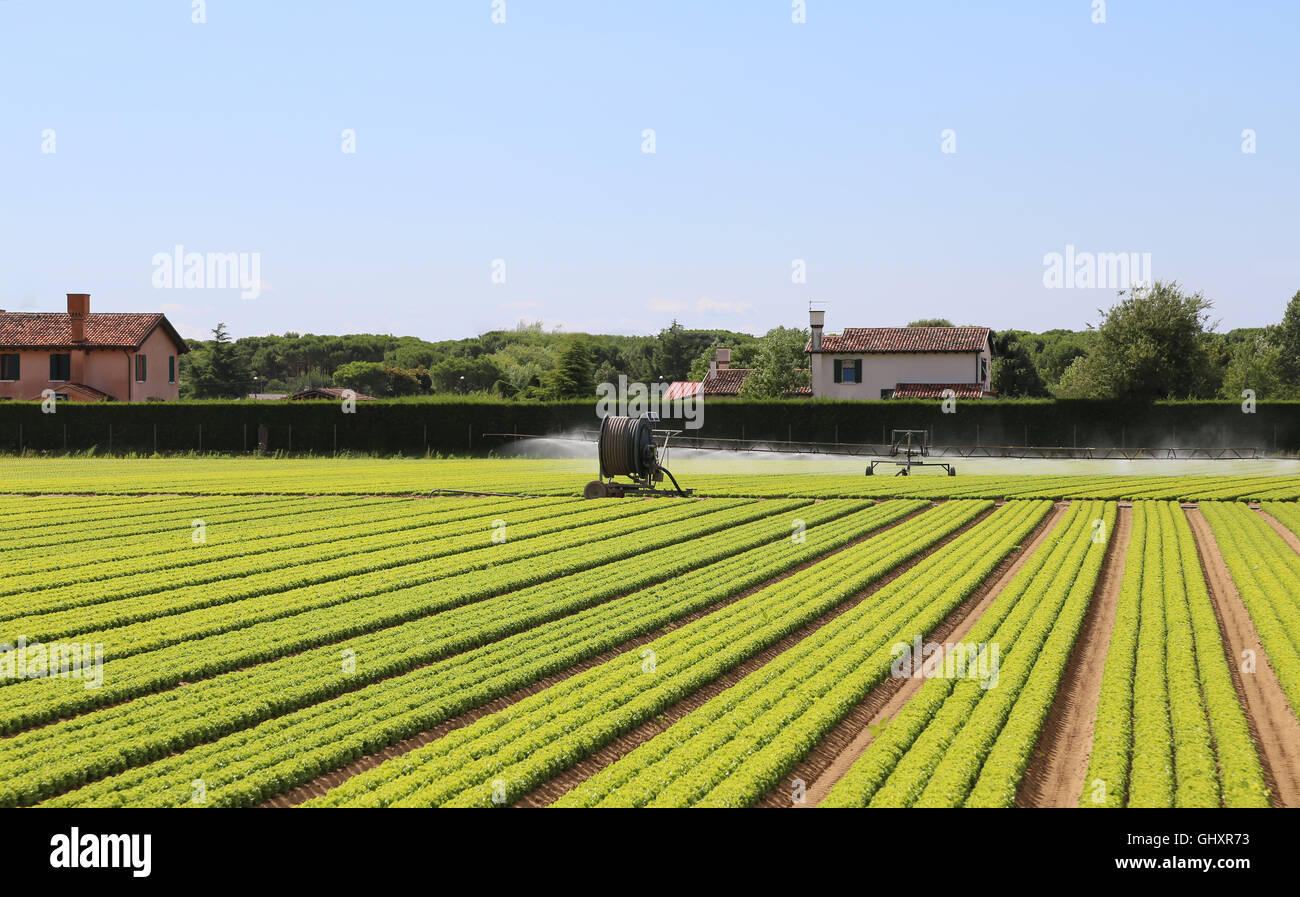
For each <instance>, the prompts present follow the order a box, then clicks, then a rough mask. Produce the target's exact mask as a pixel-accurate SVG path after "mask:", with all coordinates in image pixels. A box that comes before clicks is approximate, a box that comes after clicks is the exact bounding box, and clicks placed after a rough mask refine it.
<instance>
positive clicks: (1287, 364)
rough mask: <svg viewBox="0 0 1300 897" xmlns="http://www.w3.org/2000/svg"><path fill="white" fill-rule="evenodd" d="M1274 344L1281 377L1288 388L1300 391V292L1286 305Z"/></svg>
mask: <svg viewBox="0 0 1300 897" xmlns="http://www.w3.org/2000/svg"><path fill="white" fill-rule="evenodd" d="M1274 342H1275V345H1276V347H1277V351H1278V374H1279V376H1280V377H1281V379H1282V381H1283V382H1284V383H1285V384H1286V385H1287V386H1288V387H1291V388H1293V389H1300V290H1297V291H1296V294H1295V295H1294V296H1292V297H1291V301H1290V302H1288V303H1287V304H1286V311H1285V312H1284V313H1283V314H1282V323H1281V324H1279V325H1278V327H1277V332H1276V334H1275V338H1274Z"/></svg>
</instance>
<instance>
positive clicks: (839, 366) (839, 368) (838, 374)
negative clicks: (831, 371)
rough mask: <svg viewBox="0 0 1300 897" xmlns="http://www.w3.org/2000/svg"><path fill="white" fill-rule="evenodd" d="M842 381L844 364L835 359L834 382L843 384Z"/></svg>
mask: <svg viewBox="0 0 1300 897" xmlns="http://www.w3.org/2000/svg"><path fill="white" fill-rule="evenodd" d="M843 380H844V362H843V361H842V360H840V359H838V358H837V359H835V382H836V383H841V382H843Z"/></svg>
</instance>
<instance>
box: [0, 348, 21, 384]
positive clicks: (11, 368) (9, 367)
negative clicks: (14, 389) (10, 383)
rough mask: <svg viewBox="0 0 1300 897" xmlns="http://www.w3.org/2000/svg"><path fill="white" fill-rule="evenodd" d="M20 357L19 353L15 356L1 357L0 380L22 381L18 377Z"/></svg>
mask: <svg viewBox="0 0 1300 897" xmlns="http://www.w3.org/2000/svg"><path fill="white" fill-rule="evenodd" d="M20 357H21V356H19V355H18V354H17V353H14V354H13V355H0V380H20V379H22V378H21V377H19V375H18V359H19V358H20Z"/></svg>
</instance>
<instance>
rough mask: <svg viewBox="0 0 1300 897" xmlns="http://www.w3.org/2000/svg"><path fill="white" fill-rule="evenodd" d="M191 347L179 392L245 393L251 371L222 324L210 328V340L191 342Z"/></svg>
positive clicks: (201, 394)
mask: <svg viewBox="0 0 1300 897" xmlns="http://www.w3.org/2000/svg"><path fill="white" fill-rule="evenodd" d="M191 349H192V351H191V352H190V357H189V361H188V365H187V368H188V371H186V373H185V374H184V375H183V376H182V377H181V389H182V393H183V394H184V395H185V396H186V397H187V398H195V399H235V398H243V397H244V396H245V395H247V393H248V391H249V389H250V388H251V387H252V383H253V375H252V373H251V372H250V371H249V369H248V365H247V363H246V362H245V361H244V359H243V358H242V357H241V356H240V354H239V353H238V352H236V351H235V347H234V346H233V345H232V343H231V342H230V335H229V333H227V332H226V325H225V324H218V325H217V326H216V327H215V328H213V330H212V341H211V342H210V343H207V344H202V345H198V346H195V345H193V344H192V345H191ZM181 357H182V358H185V357H186V356H184V355H182V356H181Z"/></svg>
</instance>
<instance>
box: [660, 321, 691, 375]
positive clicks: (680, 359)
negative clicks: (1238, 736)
mask: <svg viewBox="0 0 1300 897" xmlns="http://www.w3.org/2000/svg"><path fill="white" fill-rule="evenodd" d="M693 342H694V341H693V340H692V339H690V337H689V336H687V333H686V330H685V328H683V327H682V325H681V324H679V323H677V321H676V320H674V321H673V322H672V323H671V324H669V325H668V326H667V327H665V328H664V329H663V330H661V331H659V339H658V341H657V342H656V344H655V347H654V351H653V353H652V354H651V359H652V361H653V363H654V368H655V370H654V379H656V380H658V379H661V378H662V379H664V380H668V381H672V380H685V379H686V376H687V374H689V373H690V370H691V361H692V360H693V359H694V358H695V348H694V346H693V345H692V344H693Z"/></svg>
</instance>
